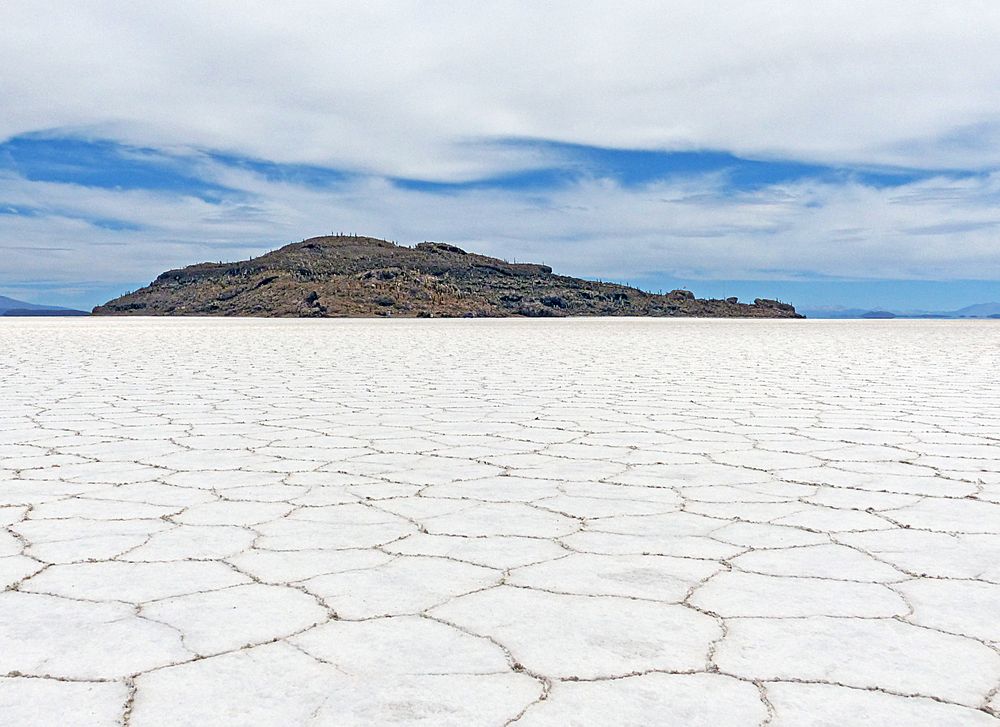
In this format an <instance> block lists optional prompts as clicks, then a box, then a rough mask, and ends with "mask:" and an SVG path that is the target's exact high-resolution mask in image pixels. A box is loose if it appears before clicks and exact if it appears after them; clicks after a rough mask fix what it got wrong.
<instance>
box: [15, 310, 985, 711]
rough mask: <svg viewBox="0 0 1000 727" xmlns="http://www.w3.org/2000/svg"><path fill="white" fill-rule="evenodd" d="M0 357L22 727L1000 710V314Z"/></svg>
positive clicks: (209, 329) (166, 331)
mask: <svg viewBox="0 0 1000 727" xmlns="http://www.w3.org/2000/svg"><path fill="white" fill-rule="evenodd" d="M0 352H2V354H0V585H2V586H3V592H2V593H0V675H3V676H2V677H0V722H2V723H4V724H10V725H19V726H21V727H24V726H30V725H46V726H48V725H62V726H67V725H87V726H90V725H116V724H127V725H134V726H135V727H140V726H141V727H145V726H152V725H156V726H162V725H281V726H286V725H298V724H309V725H337V726H338V727H343V726H346V725H389V724H403V725H412V724H419V725H434V726H435V727H436V726H440V725H461V726H463V727H464V726H467V725H504V724H517V725H523V726H525V727H526V726H529V725H530V726H532V727H539V726H542V725H551V726H559V727H562V726H564V725H588V726H590V725H612V724H614V725H683V726H689V725H705V726H708V727H719V726H723V727H729V726H732V727H737V726H740V727H742V726H744V725H746V726H748V727H749V726H751V725H773V726H775V727H778V726H781V727H788V726H789V725H827V726H830V727H833V726H836V727H840V726H842V725H861V724H865V725H880V726H882V727H885V726H896V725H898V726H900V727H902V726H904V725H905V726H907V727H909V726H910V725H935V726H941V725H983V726H984V727H985V726H986V725H994V726H996V725H998V724H1000V720H998V718H997V715H998V714H1000V697H998V686H1000V323H993V322H939V321H927V322H918V321H859V322H827V321H815V322H813V321H805V322H803V321H719V320H713V321H693V320H685V321H663V320H624V319H620V320H557V321H552V320H549V321H527V320H525V321H520V320H519V321H512V320H506V321H495V320H468V321H466V320H451V321H438V320H432V321H391V320H384V321H332V320H327V321H285V320H268V321H263V320H208V319H161V320H153V319H118V320H116V319H84V320H79V319H64V320H51V319H49V320H39V319H35V320H31V319H16V320H3V321H2V322H0Z"/></svg>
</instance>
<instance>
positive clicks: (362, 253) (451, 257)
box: [94, 236, 801, 318]
mask: <svg viewBox="0 0 1000 727" xmlns="http://www.w3.org/2000/svg"><path fill="white" fill-rule="evenodd" d="M94 314H95V315H147V316H149V315H157V316H159V315H206V316H274V317H279V316H280V317H324V316H419V317H431V316H433V317H439V316H441V317H445V316H447V317H454V316H476V317H479V316H483V317H491V316H706V317H755V318H796V317H801V316H798V315H797V314H796V313H795V309H794V308H793V307H792V306H790V305H787V304H785V303H779V302H777V301H772V300H761V299H758V300H757V301H755V302H754V303H753V304H746V303H739V302H737V300H736V299H735V298H729V299H727V300H700V299H697V298H695V297H694V295H692V294H691V293H689V292H688V291H684V290H675V291H673V292H671V293H669V294H666V295H657V294H653V293H646V292H643V291H641V290H638V289H636V288H631V287H627V286H624V285H616V284H613V283H599V282H594V281H591V280H581V279H579V278H571V277H566V276H563V275H555V274H553V273H552V269H551V268H549V267H548V266H546V265H533V264H528V263H508V262H505V261H503V260H498V259H496V258H491V257H486V256H484V255H476V254H473V253H467V252H465V251H464V250H461V249H459V248H457V247H454V246H453V245H445V244H442V243H434V242H424V243H421V244H419V245H416V246H415V247H412V248H411V247H401V246H399V245H396V244H394V243H391V242H387V241H385V240H377V239H374V238H371V237H354V236H350V237H347V236H338V237H314V238H312V239H309V240H304V241H302V242H297V243H293V244H291V245H286V246H285V247H282V248H280V249H278V250H274V251H273V252H270V253H267V254H266V255H262V256H261V257H258V258H254V259H252V260H243V261H241V262H235V263H218V264H217V263H201V264H198V265H190V266H188V267H186V268H182V269H180V270H170V271H168V272H165V273H163V274H162V275H160V276H159V277H158V278H157V279H156V280H154V281H153V282H152V283H151V284H150V285H148V286H147V287H145V288H142V289H140V290H137V291H135V292H133V293H128V294H126V295H123V296H121V297H120V298H115V299H114V300H112V301H109V302H108V303H105V304H104V305H102V306H98V307H97V308H95V309H94Z"/></svg>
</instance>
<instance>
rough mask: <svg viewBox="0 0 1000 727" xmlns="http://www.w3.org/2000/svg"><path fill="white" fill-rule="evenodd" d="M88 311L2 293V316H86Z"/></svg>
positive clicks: (0, 303)
mask: <svg viewBox="0 0 1000 727" xmlns="http://www.w3.org/2000/svg"><path fill="white" fill-rule="evenodd" d="M85 315H88V313H87V311H82V310H73V309H72V308H62V307H60V306H57V305H38V304H37V303H27V302H25V301H23V300H16V299H14V298H8V297H7V296H5V295H0V316H85Z"/></svg>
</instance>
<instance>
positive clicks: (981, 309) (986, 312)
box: [952, 303, 1000, 318]
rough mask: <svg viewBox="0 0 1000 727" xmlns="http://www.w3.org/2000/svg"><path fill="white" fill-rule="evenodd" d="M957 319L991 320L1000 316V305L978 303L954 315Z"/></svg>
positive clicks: (955, 312) (959, 310) (961, 309)
mask: <svg viewBox="0 0 1000 727" xmlns="http://www.w3.org/2000/svg"><path fill="white" fill-rule="evenodd" d="M952 315H954V316H955V317H956V318H966V317H971V318H991V317H993V316H996V315H1000V303H977V304H976V305H967V306H965V307H964V308H959V309H958V310H957V311H954V312H953V313H952Z"/></svg>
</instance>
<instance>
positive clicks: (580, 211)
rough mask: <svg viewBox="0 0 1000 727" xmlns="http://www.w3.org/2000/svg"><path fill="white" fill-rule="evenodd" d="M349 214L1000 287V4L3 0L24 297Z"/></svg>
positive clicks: (831, 287)
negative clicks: (121, 0) (124, 0)
mask: <svg viewBox="0 0 1000 727" xmlns="http://www.w3.org/2000/svg"><path fill="white" fill-rule="evenodd" d="M331 232H333V233H337V232H345V233H358V234H364V235H371V236H374V237H381V238H385V239H390V240H395V241H398V242H400V243H401V244H413V243H416V242H421V241H424V240H436V241H442V242H449V243H453V244H457V245H460V246H462V247H464V248H466V249H469V250H474V251H476V252H481V253H484V254H489V255H495V256H498V257H503V258H506V259H516V260H523V261H533V262H542V263H546V264H548V265H551V266H552V267H553V268H555V269H556V271H557V272H560V273H564V274H569V275H577V276H581V277H587V278H598V279H603V280H614V281H619V282H628V283H633V284H638V285H640V286H642V287H645V288H647V289H651V290H659V289H663V290H669V289H672V288H675V287H686V288H689V289H691V290H693V291H694V292H695V293H696V294H698V295H699V296H703V297H724V296H728V295H738V296H740V297H741V298H742V299H751V300H752V299H753V298H754V297H776V298H779V299H781V300H785V301H790V302H792V303H794V304H796V305H797V306H799V307H805V308H809V307H817V306H836V305H842V306H848V307H866V308H878V307H884V308H894V309H901V310H909V309H923V310H947V309H954V308H958V307H961V306H964V305H968V304H972V303H978V302H988V301H994V300H1000V3H998V2H995V0H951V1H950V2H940V0H934V1H933V2H927V1H925V0H898V1H896V0H811V1H810V2H808V3H795V2H789V1H788V0H780V1H778V0H738V1H735V0H719V1H718V2H713V3H705V2H703V0H698V1H697V2H694V1H691V2H688V1H686V0H685V1H681V0H659V1H657V2H653V1H649V0H647V1H646V2H632V1H630V0H616V1H615V2H594V1H587V0H575V2H562V1H560V0H554V1H551V2H545V3H539V2H522V1H520V0H508V1H506V2H503V3H483V2H463V1H462V0H451V1H449V2H438V1H436V0H415V1H413V2H409V1H405V0H399V1H397V2H378V1H373V2H366V3H360V2H358V3H329V2H295V1H287V2H283V3H273V2H254V1H253V0H241V1H240V2H224V1H221V0H218V1H213V0H199V1H190V2H189V1H187V0H174V1H172V2H170V3H121V2H118V1H115V2H102V1H101V0H88V2H85V3H84V2H76V1H75V0H74V1H63V2H54V1H47V0H30V1H26V0H4V2H3V3H0V295H8V296H12V297H15V298H20V299H22V300H28V301H31V302H40V303H49V304H53V305H66V306H71V307H81V308H89V307H91V306H93V305H97V304H99V303H102V302H104V301H106V300H108V299H109V298H112V297H114V296H117V295H119V294H121V293H123V292H125V291H127V290H133V289H135V288H138V287H141V286H143V285H146V284H147V283H148V282H149V281H150V280H152V279H153V278H155V277H156V276H157V275H158V274H159V273H160V272H162V271H164V270H166V269H170V268H175V267H181V266H184V265H187V264H192V263H195V262H202V261H207V260H214V261H220V260H236V259H243V258H246V257H249V256H251V255H258V254H260V253H262V252H264V251H266V250H269V249H273V248H276V247H279V246H281V245H283V244H286V243H288V242H294V241H298V240H301V239H304V238H307V237H312V236H315V235H321V234H329V233H331Z"/></svg>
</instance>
